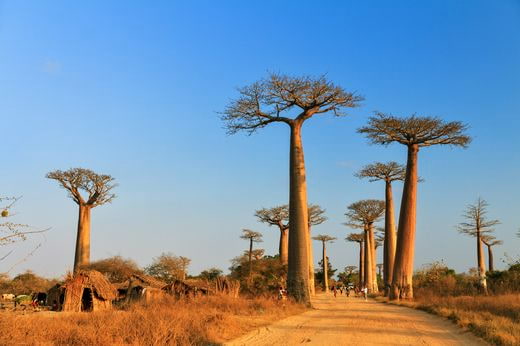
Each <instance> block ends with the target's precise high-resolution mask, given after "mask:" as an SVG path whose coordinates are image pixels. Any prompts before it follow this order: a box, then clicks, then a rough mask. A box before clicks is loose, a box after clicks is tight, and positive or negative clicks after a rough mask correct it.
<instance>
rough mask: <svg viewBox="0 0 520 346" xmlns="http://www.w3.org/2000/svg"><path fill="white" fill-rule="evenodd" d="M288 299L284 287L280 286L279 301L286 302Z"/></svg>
mask: <svg viewBox="0 0 520 346" xmlns="http://www.w3.org/2000/svg"><path fill="white" fill-rule="evenodd" d="M285 299H286V291H285V290H284V289H283V287H282V286H280V289H279V290H278V300H285Z"/></svg>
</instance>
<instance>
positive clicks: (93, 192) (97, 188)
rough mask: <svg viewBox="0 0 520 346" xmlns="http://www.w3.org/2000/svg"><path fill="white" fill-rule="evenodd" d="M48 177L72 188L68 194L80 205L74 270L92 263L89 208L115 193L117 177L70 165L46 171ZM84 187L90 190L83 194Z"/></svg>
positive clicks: (106, 200) (68, 188) (67, 187)
mask: <svg viewBox="0 0 520 346" xmlns="http://www.w3.org/2000/svg"><path fill="white" fill-rule="evenodd" d="M47 178H48V179H52V180H56V181H57V182H58V183H59V184H60V186H61V187H62V188H64V189H65V190H67V191H68V192H69V197H70V198H72V200H73V201H74V202H76V204H77V205H78V206H79V218H78V234H77V237H76V254H75V256H74V271H76V270H78V269H79V268H80V267H81V266H84V265H87V264H89V263H90V211H91V210H92V209H93V208H95V207H97V206H100V205H103V204H105V203H110V202H112V200H113V199H114V198H115V197H116V195H115V194H113V193H112V189H113V188H114V187H115V186H116V184H114V178H112V177H111V176H110V175H106V174H97V173H94V172H93V171H91V170H90V169H84V168H71V169H69V170H68V171H60V170H57V171H53V172H49V173H47ZM81 191H84V192H86V193H87V196H86V197H84V196H82V194H81Z"/></svg>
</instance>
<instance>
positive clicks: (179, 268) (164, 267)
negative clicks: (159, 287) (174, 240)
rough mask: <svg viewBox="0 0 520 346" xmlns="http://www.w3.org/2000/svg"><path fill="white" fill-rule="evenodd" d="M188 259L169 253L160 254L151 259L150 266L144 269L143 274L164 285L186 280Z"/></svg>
mask: <svg viewBox="0 0 520 346" xmlns="http://www.w3.org/2000/svg"><path fill="white" fill-rule="evenodd" d="M189 263H190V259H188V258H186V257H182V256H181V257H178V256H175V255H174V254H172V253H171V252H169V253H162V254H161V255H160V256H158V257H155V258H154V259H153V262H152V264H150V265H149V266H148V267H146V268H145V269H144V271H145V273H146V274H148V275H151V276H153V277H156V278H158V279H160V280H162V281H164V282H166V283H172V282H174V281H175V280H184V279H185V278H186V271H187V267H188V265H189Z"/></svg>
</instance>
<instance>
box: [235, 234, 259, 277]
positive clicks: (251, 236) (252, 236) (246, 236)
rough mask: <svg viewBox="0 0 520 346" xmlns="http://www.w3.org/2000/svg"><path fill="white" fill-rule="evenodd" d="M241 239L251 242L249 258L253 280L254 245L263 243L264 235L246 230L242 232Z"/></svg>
mask: <svg viewBox="0 0 520 346" xmlns="http://www.w3.org/2000/svg"><path fill="white" fill-rule="evenodd" d="M240 238H242V239H245V240H248V241H249V251H248V257H249V261H248V263H249V278H251V274H252V273H253V243H261V242H263V240H262V233H260V232H255V231H252V230H250V229H246V228H244V229H243V230H242V235H241V236H240Z"/></svg>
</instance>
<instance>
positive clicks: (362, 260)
mask: <svg viewBox="0 0 520 346" xmlns="http://www.w3.org/2000/svg"><path fill="white" fill-rule="evenodd" d="M364 285H365V246H364V242H360V243H359V287H360V288H362V287H363V286H364Z"/></svg>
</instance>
